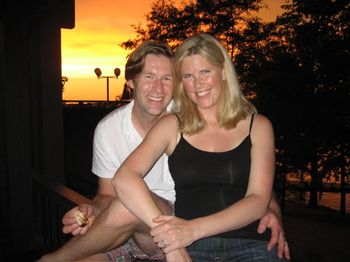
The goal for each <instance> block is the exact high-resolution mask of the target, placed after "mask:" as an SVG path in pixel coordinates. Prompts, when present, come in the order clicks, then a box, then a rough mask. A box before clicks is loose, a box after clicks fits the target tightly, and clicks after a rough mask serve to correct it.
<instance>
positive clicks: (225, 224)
mask: <svg viewBox="0 0 350 262" xmlns="http://www.w3.org/2000/svg"><path fill="white" fill-rule="evenodd" d="M251 140H252V149H251V169H250V177H249V183H248V189H247V192H246V195H245V197H244V198H243V199H241V200H240V201H238V202H236V203H235V204H233V205H231V206H229V207H228V208H226V209H224V210H222V211H220V212H217V213H215V214H212V215H209V216H205V217H200V218H196V219H193V220H191V221H185V220H182V219H178V218H176V221H177V222H176V223H170V222H168V223H166V224H165V225H161V226H159V227H157V228H155V229H154V230H152V231H151V234H152V235H154V236H156V237H155V241H159V240H162V239H164V240H165V242H166V243H167V245H168V248H167V249H165V250H164V251H165V252H167V251H169V250H172V248H174V249H176V248H179V247H183V245H188V244H191V243H192V242H194V241H195V240H198V239H201V238H204V237H208V236H213V235H217V234H220V233H223V232H227V231H231V230H235V229H238V228H241V227H244V226H246V225H248V224H250V223H251V222H253V221H255V220H257V219H259V218H260V217H262V216H263V215H264V214H265V213H266V211H267V208H268V206H269V203H270V201H271V194H272V186H273V179H274V172H275V145H274V134H273V128H272V125H271V123H270V121H269V120H268V119H267V118H265V117H264V116H262V115H257V116H255V119H254V124H253V128H252V130H251ZM203 204H205V203H203ZM170 220H171V219H170ZM156 221H157V222H160V220H156ZM160 228H162V230H159V229H160ZM173 242H176V245H173V246H172V243H173ZM169 247H171V248H169Z"/></svg>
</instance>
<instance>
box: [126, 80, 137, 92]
mask: <svg viewBox="0 0 350 262" xmlns="http://www.w3.org/2000/svg"><path fill="white" fill-rule="evenodd" d="M126 83H127V85H128V87H129V88H131V89H132V90H134V88H135V86H134V82H133V81H132V80H128V81H126Z"/></svg>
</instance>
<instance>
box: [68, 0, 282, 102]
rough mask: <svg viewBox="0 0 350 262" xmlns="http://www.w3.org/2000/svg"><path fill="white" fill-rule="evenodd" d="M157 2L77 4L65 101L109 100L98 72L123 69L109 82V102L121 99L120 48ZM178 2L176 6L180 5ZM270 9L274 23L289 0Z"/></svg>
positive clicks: (267, 14) (278, 0)
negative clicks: (117, 97)
mask: <svg viewBox="0 0 350 262" xmlns="http://www.w3.org/2000/svg"><path fill="white" fill-rule="evenodd" d="M154 1H155V0H75V28H74V29H63V30H62V76H67V77H68V81H67V82H66V84H65V88H64V92H63V99H64V100H106V97H107V91H106V89H107V88H106V85H107V84H106V79H104V78H103V79H97V77H96V75H95V73H94V69H95V68H96V67H99V68H100V69H101V70H102V75H103V76H113V75H114V74H113V70H114V68H116V67H118V68H120V69H121V74H120V77H119V78H118V79H110V80H109V99H110V100H115V97H116V96H118V95H121V92H122V88H123V85H124V83H125V79H124V65H125V62H126V56H127V54H128V53H129V52H130V51H125V50H124V49H123V48H121V47H120V44H121V43H122V42H124V41H126V40H128V39H129V38H134V37H135V33H134V31H133V28H132V27H131V25H132V24H134V25H138V24H141V25H144V24H145V14H146V13H148V12H149V11H150V9H151V8H150V6H151V3H152V2H154ZM180 2H181V0H176V1H175V3H180ZM266 3H267V4H268V8H267V9H264V10H263V11H262V12H260V13H259V16H261V17H263V18H264V19H267V20H271V19H274V17H275V16H276V15H277V14H279V13H280V12H281V8H280V6H281V4H283V3H285V0H266Z"/></svg>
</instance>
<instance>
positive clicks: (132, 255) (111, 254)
mask: <svg viewBox="0 0 350 262" xmlns="http://www.w3.org/2000/svg"><path fill="white" fill-rule="evenodd" d="M106 255H107V256H108V258H109V259H110V261H116V262H132V261H135V260H136V259H138V260H158V261H163V259H164V258H165V255H164V253H163V251H162V249H161V248H158V249H157V251H156V252H155V253H154V254H152V255H147V254H145V253H144V252H142V250H141V249H140V248H139V247H138V246H137V244H136V243H135V241H134V240H133V239H132V238H130V239H129V240H128V241H127V242H126V243H125V244H124V245H122V246H120V247H118V248H116V249H112V250H110V251H108V252H107V253H106Z"/></svg>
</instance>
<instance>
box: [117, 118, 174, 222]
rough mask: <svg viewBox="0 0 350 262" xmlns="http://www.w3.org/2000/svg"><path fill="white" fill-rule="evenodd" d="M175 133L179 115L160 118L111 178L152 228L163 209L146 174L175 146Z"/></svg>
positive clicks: (122, 196) (125, 200)
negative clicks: (154, 220) (148, 184)
mask: <svg viewBox="0 0 350 262" xmlns="http://www.w3.org/2000/svg"><path fill="white" fill-rule="evenodd" d="M176 136H177V119H176V117H175V116H173V115H167V116H165V117H163V118H162V119H160V120H159V121H158V122H157V123H156V124H155V125H154V126H153V127H152V129H151V130H150V131H149V132H148V134H147V135H146V137H145V138H144V140H143V142H142V143H141V144H140V145H139V146H138V147H137V148H136V149H135V150H134V151H133V152H132V153H131V154H130V155H129V157H128V158H127V159H126V160H125V161H124V163H123V164H122V165H121V166H120V167H119V169H118V170H117V172H116V173H115V175H114V177H113V179H112V185H113V187H114V190H115V191H116V193H117V194H118V197H119V198H120V200H121V202H122V203H123V204H124V205H125V206H126V207H127V208H128V209H129V210H130V211H131V212H132V213H133V214H134V215H135V216H137V217H138V218H139V219H140V220H142V221H143V222H144V223H146V224H147V225H148V226H150V227H153V226H154V225H155V223H154V222H153V219H154V218H155V217H157V216H159V215H160V214H161V211H160V209H159V208H158V206H157V205H156V204H155V202H154V201H153V198H152V196H151V193H150V191H149V189H148V187H147V185H146V183H145V182H144V180H143V177H144V176H145V175H146V174H147V172H148V171H149V170H150V169H151V168H152V166H153V165H154V164H155V163H156V162H157V161H158V159H159V158H160V156H161V155H162V154H163V153H166V152H168V151H169V150H170V148H171V150H172V149H173V148H174V147H175V145H176ZM174 141H175V142H174Z"/></svg>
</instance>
